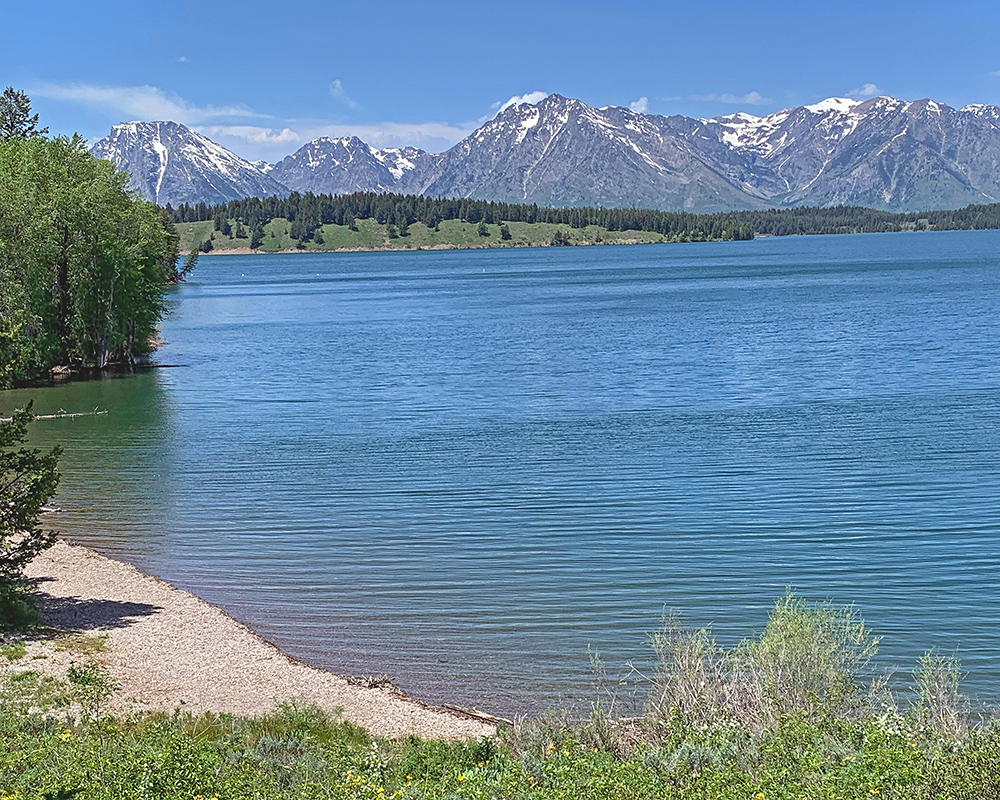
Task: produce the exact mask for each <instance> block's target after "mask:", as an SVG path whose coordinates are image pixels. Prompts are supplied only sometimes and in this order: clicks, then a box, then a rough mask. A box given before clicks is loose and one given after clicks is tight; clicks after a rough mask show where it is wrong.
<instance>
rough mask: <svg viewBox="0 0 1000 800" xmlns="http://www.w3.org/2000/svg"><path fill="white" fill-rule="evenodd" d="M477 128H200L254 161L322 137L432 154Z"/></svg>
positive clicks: (315, 123) (321, 123)
mask: <svg viewBox="0 0 1000 800" xmlns="http://www.w3.org/2000/svg"><path fill="white" fill-rule="evenodd" d="M476 127H477V124H476V123H474V122H470V123H464V124H457V125H454V124H451V123H447V122H433V121H432V122H374V123H370V124H360V125H353V124H350V123H336V122H329V121H326V120H289V121H287V126H283V127H280V128H278V127H273V128H269V127H265V126H256V125H199V126H197V130H198V131H199V132H200V133H202V134H204V135H205V136H207V137H208V138H209V139H211V140H212V141H215V142H218V143H219V144H221V145H222V146H223V147H227V148H229V149H230V150H232V151H233V152H234V153H237V154H238V155H240V156H242V157H243V158H246V159H247V160H250V161H256V160H259V159H263V160H265V161H269V162H271V163H276V162H278V161H280V160H281V159H282V158H284V157H285V156H287V155H289V154H290V153H292V152H294V151H295V150H297V149H298V147H299V146H301V145H302V144H304V143H306V142H310V141H312V140H313V139H318V138H320V137H322V136H329V137H330V138H331V139H339V138H342V137H348V136H357V137H358V138H359V139H361V140H362V141H364V142H366V143H367V144H370V145H371V146H372V147H377V148H381V147H407V146H410V147H419V148H421V149H422V150H426V151H428V152H431V153H440V152H442V151H444V150H447V149H448V148H449V147H451V146H452V145H453V144H455V143H456V142H458V141H460V140H461V139H464V138H465V137H466V136H468V135H469V134H470V133H472V131H473V130H475V128H476Z"/></svg>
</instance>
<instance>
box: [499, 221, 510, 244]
mask: <svg viewBox="0 0 1000 800" xmlns="http://www.w3.org/2000/svg"><path fill="white" fill-rule="evenodd" d="M500 238H501V239H503V240H504V241H505V242H509V241H510V239H511V235H510V228H508V227H507V223H506V222H505V223H503V224H501V225H500Z"/></svg>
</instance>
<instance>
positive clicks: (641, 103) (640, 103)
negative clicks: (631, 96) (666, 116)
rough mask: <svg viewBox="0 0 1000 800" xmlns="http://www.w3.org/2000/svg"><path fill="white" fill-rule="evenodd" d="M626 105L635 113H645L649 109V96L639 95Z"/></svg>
mask: <svg viewBox="0 0 1000 800" xmlns="http://www.w3.org/2000/svg"><path fill="white" fill-rule="evenodd" d="M628 107H629V108H631V109H632V110H633V111H634V112H635V113H636V114H645V113H646V112H647V111H649V98H648V97H640V98H639V99H638V100H636V101H635V102H634V103H629V104H628Z"/></svg>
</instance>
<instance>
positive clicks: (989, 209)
mask: <svg viewBox="0 0 1000 800" xmlns="http://www.w3.org/2000/svg"><path fill="white" fill-rule="evenodd" d="M166 211H167V213H168V214H169V215H170V216H171V217H172V219H173V221H174V222H205V221H208V220H215V221H216V225H215V228H216V230H220V229H227V230H228V229H229V227H230V226H231V225H236V226H237V228H238V229H239V231H240V233H239V234H237V235H239V236H241V238H246V239H247V240H248V244H249V246H250V247H251V248H257V247H259V246H260V245H261V243H262V242H263V240H264V226H265V225H267V224H268V223H269V222H270V221H271V220H272V219H278V218H283V219H286V220H288V221H289V223H291V229H290V234H291V238H292V239H296V240H299V241H301V242H307V241H311V240H312V239H313V238H314V237H315V235H316V232H317V231H318V230H319V229H320V227H321V226H323V225H330V224H333V225H344V226H347V227H350V228H352V229H355V226H356V222H357V220H367V219H374V220H375V221H376V222H377V223H379V224H380V225H390V226H393V228H394V229H395V230H394V233H395V232H398V234H399V235H400V236H406V235H407V230H408V228H409V226H410V225H413V224H415V223H418V222H419V223H422V224H424V225H426V226H427V227H428V228H432V229H437V227H438V225H439V223H441V222H443V221H445V220H455V219H458V220H463V221H465V222H471V223H473V224H475V223H485V224H487V225H492V224H500V223H506V222H526V223H535V222H542V223H551V224H558V225H568V226H569V227H571V228H586V227H588V226H598V227H600V228H603V229H605V230H607V231H649V232H652V233H657V234H661V235H662V236H664V237H665V238H668V239H670V240H674V241H740V240H747V239H753V238H754V236H755V235H757V236H761V235H764V236H792V235H801V234H830V233H895V232H900V231H921V230H979V229H992V228H1000V203H993V204H990V205H974V206H967V207H966V208H962V209H958V210H954V211H919V212H911V213H893V212H889V211H878V210H876V209H872V208H862V207H859V206H836V207H834V208H812V207H803V208H788V209H770V210H765V211H733V212H727V213H720V214H687V213H683V212H674V211H655V210H650V209H637V208H592V207H587V208H547V207H544V206H538V205H534V204H532V205H523V204H517V203H497V202H492V201H486V200H470V199H447V198H432V197H422V196H418V195H399V194H379V193H375V192H356V193H354V194H348V195H329V194H319V195H314V194H312V193H311V192H306V193H305V194H300V193H298V192H292V193H291V194H290V195H289V196H288V197H284V198H279V197H266V198H259V197H247V198H244V199H243V200H231V201H230V202H228V203H224V204H219V205H213V206H210V205H207V204H205V203H198V204H197V205H193V206H192V205H188V204H187V203H185V204H183V205H181V206H179V207H178V208H173V207H171V206H169V205H168V206H167V207H166Z"/></svg>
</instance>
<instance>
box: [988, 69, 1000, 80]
mask: <svg viewBox="0 0 1000 800" xmlns="http://www.w3.org/2000/svg"><path fill="white" fill-rule="evenodd" d="M990 75H992V76H993V77H994V78H1000V69H998V70H997V71H996V72H991V73H990Z"/></svg>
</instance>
